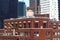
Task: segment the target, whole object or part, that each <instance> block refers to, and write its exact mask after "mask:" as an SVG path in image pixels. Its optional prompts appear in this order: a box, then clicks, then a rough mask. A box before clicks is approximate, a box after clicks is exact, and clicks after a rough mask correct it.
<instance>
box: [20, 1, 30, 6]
mask: <svg viewBox="0 0 60 40" xmlns="http://www.w3.org/2000/svg"><path fill="white" fill-rule="evenodd" d="M19 1H24V2H25V4H26V6H27V7H28V6H29V0H19Z"/></svg>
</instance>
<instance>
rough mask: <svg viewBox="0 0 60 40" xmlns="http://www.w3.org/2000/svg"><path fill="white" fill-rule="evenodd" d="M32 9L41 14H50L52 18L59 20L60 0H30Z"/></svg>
mask: <svg viewBox="0 0 60 40" xmlns="http://www.w3.org/2000/svg"><path fill="white" fill-rule="evenodd" d="M37 5H38V6H37ZM30 7H33V8H32V10H33V11H35V12H36V10H37V11H38V13H41V14H49V15H50V19H56V20H58V1H57V0H55V1H53V0H33V1H32V0H30Z"/></svg>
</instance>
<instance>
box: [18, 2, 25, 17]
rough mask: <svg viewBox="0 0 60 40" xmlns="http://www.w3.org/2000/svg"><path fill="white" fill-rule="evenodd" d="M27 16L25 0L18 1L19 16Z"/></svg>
mask: <svg viewBox="0 0 60 40" xmlns="http://www.w3.org/2000/svg"><path fill="white" fill-rule="evenodd" d="M22 16H26V5H25V2H18V17H22Z"/></svg>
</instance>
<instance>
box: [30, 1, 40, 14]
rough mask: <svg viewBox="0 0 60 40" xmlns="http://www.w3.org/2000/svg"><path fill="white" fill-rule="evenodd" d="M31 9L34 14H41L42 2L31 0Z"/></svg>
mask: <svg viewBox="0 0 60 40" xmlns="http://www.w3.org/2000/svg"><path fill="white" fill-rule="evenodd" d="M30 8H31V9H32V10H33V11H34V13H39V12H40V0H30Z"/></svg>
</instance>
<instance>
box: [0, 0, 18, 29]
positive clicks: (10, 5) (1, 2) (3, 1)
mask: <svg viewBox="0 0 60 40" xmlns="http://www.w3.org/2000/svg"><path fill="white" fill-rule="evenodd" d="M17 3H18V0H0V28H3V20H4V19H9V18H16V17H17Z"/></svg>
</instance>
